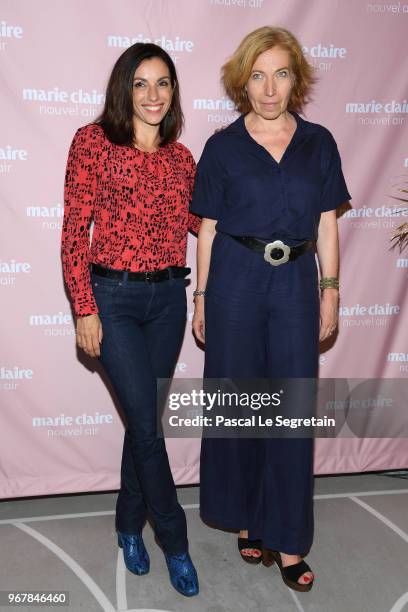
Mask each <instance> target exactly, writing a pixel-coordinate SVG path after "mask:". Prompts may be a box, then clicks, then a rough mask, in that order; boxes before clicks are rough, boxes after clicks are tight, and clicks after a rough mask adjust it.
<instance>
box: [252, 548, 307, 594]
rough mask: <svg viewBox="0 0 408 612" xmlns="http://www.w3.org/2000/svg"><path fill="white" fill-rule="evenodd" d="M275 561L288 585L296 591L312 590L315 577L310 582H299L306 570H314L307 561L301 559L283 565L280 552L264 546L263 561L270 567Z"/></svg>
mask: <svg viewBox="0 0 408 612" xmlns="http://www.w3.org/2000/svg"><path fill="white" fill-rule="evenodd" d="M275 561H276V563H277V565H278V567H279V570H280V573H281V576H282V580H283V582H284V583H285V584H286V586H288V587H289V588H290V589H293V590H294V591H302V592H305V591H310V589H311V588H312V586H313V582H314V579H313V580H312V581H311V582H308V583H307V584H300V583H299V582H298V580H299V578H300V577H301V576H302V574H304V573H306V572H312V570H311V569H310V567H309V566H308V564H307V563H306V561H304V560H303V559H302V561H299V563H295V564H294V565H288V566H286V567H283V566H282V558H281V556H280V553H279V552H277V551H276V550H270V549H269V548H264V549H263V555H262V563H263V564H264V565H265V567H270V566H271V565H273V564H274V563H275ZM312 573H313V572H312Z"/></svg>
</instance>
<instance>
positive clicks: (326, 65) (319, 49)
mask: <svg viewBox="0 0 408 612" xmlns="http://www.w3.org/2000/svg"><path fill="white" fill-rule="evenodd" d="M302 51H303V53H304V54H305V56H306V57H307V58H308V61H309V63H310V64H311V65H312V66H313V67H314V68H316V69H317V70H321V71H324V72H329V71H330V70H331V69H332V66H333V63H332V62H331V61H327V60H333V59H345V58H346V55H347V49H346V47H336V46H335V45H333V44H330V45H323V44H322V43H318V44H316V45H312V46H310V47H309V46H306V45H303V47H302Z"/></svg>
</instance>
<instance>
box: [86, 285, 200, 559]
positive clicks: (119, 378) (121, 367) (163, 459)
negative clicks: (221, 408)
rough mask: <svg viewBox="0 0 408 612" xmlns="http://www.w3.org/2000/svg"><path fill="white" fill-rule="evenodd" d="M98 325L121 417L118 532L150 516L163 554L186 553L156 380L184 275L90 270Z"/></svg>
mask: <svg viewBox="0 0 408 612" xmlns="http://www.w3.org/2000/svg"><path fill="white" fill-rule="evenodd" d="M91 276H92V288H93V292H94V295H95V299H96V302H97V304H98V309H99V316H100V319H101V322H102V329H103V339H102V344H101V356H100V361H101V363H102V365H103V367H104V370H105V372H106V374H107V376H108V378H109V380H110V382H111V384H112V386H113V388H114V391H115V393H116V396H117V398H118V400H119V403H120V405H121V407H122V410H123V412H124V415H125V417H126V421H127V424H126V432H125V438H124V445H123V454H122V466H121V488H120V492H119V496H118V500H117V506H116V529H117V530H118V531H122V532H124V533H128V534H136V533H139V532H140V531H141V530H142V528H143V525H144V523H145V521H146V518H147V515H148V513H149V514H150V516H151V518H152V520H153V524H154V529H155V533H156V536H157V537H158V539H159V541H160V543H161V545H162V547H163V550H164V552H166V553H167V554H171V555H173V554H179V553H182V552H186V551H187V550H188V541H187V525H186V517H185V513H184V510H183V508H182V507H181V505H180V504H179V503H178V500H177V493H176V488H175V485H174V480H173V477H172V474H171V471H170V466H169V460H168V456H167V452H166V446H165V442H164V439H163V438H162V437H158V436H157V388H156V379H157V378H170V377H171V376H172V374H173V371H174V367H175V364H176V360H177V356H178V353H179V351H180V347H181V342H182V339H183V334H184V329H185V324H186V290H185V285H186V280H185V279H184V278H171V279H169V280H166V281H162V282H159V283H145V282H134V281H128V280H127V274H126V273H125V274H124V277H123V279H122V280H120V281H119V280H116V279H109V278H104V277H100V276H97V275H95V274H92V275H91Z"/></svg>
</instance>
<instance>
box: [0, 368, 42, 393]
mask: <svg viewBox="0 0 408 612" xmlns="http://www.w3.org/2000/svg"><path fill="white" fill-rule="evenodd" d="M33 376H34V372H33V370H30V369H24V368H19V367H18V366H14V367H11V368H9V367H7V366H1V367H0V389H3V390H4V391H15V390H16V389H17V387H18V386H19V385H20V383H21V382H22V381H25V380H32V378H33Z"/></svg>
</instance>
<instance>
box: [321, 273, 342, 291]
mask: <svg viewBox="0 0 408 612" xmlns="http://www.w3.org/2000/svg"><path fill="white" fill-rule="evenodd" d="M339 287H340V284H339V279H338V278H336V277H335V276H324V277H323V278H321V279H320V289H321V290H322V291H323V289H339Z"/></svg>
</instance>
